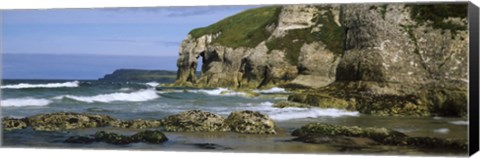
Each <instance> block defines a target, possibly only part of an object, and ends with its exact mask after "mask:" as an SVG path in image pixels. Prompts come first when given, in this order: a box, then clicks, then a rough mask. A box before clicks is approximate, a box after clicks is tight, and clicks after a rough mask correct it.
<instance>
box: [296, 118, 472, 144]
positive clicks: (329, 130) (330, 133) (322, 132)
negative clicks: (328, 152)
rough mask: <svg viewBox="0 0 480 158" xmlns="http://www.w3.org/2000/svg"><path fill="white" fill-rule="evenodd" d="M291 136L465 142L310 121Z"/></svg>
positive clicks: (317, 140)
mask: <svg viewBox="0 0 480 158" xmlns="http://www.w3.org/2000/svg"><path fill="white" fill-rule="evenodd" d="M292 135H293V136H297V138H295V139H294V140H297V141H302V142H306V143H318V144H325V143H329V144H335V145H342V146H350V145H352V144H357V145H358V143H357V142H358V141H357V142H356V141H355V140H358V139H366V140H367V141H365V140H363V141H361V142H363V143H365V142H367V143H368V144H369V145H403V146H414V147H422V148H429V149H433V148H437V149H445V150H457V151H466V150H467V146H468V145H467V144H466V143H465V142H462V141H459V140H451V139H444V138H434V137H409V136H407V135H405V134H404V133H401V132H398V131H394V130H390V129H386V128H372V127H368V128H360V127H357V126H350V127H349V126H340V125H332V124H326V123H310V124H307V125H304V126H302V127H301V128H299V129H296V130H295V131H293V132H292Z"/></svg>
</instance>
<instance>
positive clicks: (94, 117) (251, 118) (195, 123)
mask: <svg viewBox="0 0 480 158" xmlns="http://www.w3.org/2000/svg"><path fill="white" fill-rule="evenodd" d="M2 124H3V127H4V129H5V130H13V129H22V128H26V127H27V126H31V127H32V129H33V130H36V131H62V130H71V129H79V128H94V127H106V126H110V127H118V128H134V129H146V128H162V127H163V129H164V130H165V131H168V132H227V131H233V132H238V133H245V134H275V133H276V132H275V123H274V122H273V120H272V119H270V118H269V117H268V116H267V115H265V114H261V113H259V112H253V111H237V112H232V113H231V114H230V115H229V117H228V119H224V118H223V117H222V116H220V115H217V114H214V113H210V112H204V111H200V110H191V111H185V112H182V113H179V114H176V115H171V116H168V117H167V118H165V119H163V120H142V119H136V120H126V121H124V120H117V119H114V118H112V117H110V116H108V115H98V114H86V113H64V112H57V113H51V114H39V115H35V116H32V117H27V118H23V119H13V118H4V121H3V122H2ZM99 134H102V133H99ZM106 136H107V137H113V138H118V139H113V138H112V139H111V140H118V141H119V142H112V143H117V144H122V142H124V143H128V142H129V141H126V140H128V138H125V139H124V138H122V136H120V135H115V134H108V135H106ZM72 139H73V138H72ZM72 141H73V142H76V141H79V142H89V141H88V139H87V138H86V137H79V138H78V139H77V138H76V139H73V140H72Z"/></svg>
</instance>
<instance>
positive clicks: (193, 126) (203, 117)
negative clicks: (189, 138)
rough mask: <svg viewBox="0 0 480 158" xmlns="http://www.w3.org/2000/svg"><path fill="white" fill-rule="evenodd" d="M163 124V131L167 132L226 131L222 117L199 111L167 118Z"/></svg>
mask: <svg viewBox="0 0 480 158" xmlns="http://www.w3.org/2000/svg"><path fill="white" fill-rule="evenodd" d="M163 122H164V128H165V130H166V131H169V132H214V131H228V128H226V125H225V123H224V118H223V117H222V116H220V115H217V114H214V113H210V112H204V111H200V110H191V111H186V112H182V113H179V114H176V115H172V116H168V117H167V118H165V119H164V120H163Z"/></svg>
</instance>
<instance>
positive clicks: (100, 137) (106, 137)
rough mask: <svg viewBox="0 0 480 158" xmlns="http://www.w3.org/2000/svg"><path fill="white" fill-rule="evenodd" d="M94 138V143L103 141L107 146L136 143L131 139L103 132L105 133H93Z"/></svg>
mask: <svg viewBox="0 0 480 158" xmlns="http://www.w3.org/2000/svg"><path fill="white" fill-rule="evenodd" d="M94 138H95V140H96V141H103V142H106V143H109V144H117V145H121V144H130V143H134V142H138V141H136V140H135V139H133V138H132V137H129V136H124V135H120V134H117V133H111V132H105V131H100V132H97V133H95V134H94Z"/></svg>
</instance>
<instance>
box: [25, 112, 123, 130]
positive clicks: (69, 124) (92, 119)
mask: <svg viewBox="0 0 480 158" xmlns="http://www.w3.org/2000/svg"><path fill="white" fill-rule="evenodd" d="M27 120H28V122H29V125H30V126H31V127H32V128H33V130H37V131H60V130H69V129H77V128H91V127H104V126H109V125H110V124H111V123H113V122H115V121H116V119H114V118H112V117H110V116H108V115H100V114H86V113H71V112H56V113H51V114H39V115H35V116H31V117H28V118H27Z"/></svg>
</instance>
